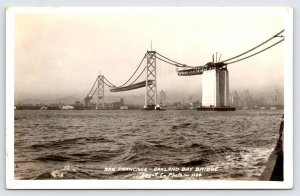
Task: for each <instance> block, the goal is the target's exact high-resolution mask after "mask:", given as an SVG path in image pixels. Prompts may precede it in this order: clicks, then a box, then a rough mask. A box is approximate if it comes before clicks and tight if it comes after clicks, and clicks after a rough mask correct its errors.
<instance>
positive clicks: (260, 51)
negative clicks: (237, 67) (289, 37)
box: [226, 39, 284, 64]
mask: <svg viewBox="0 0 300 196" xmlns="http://www.w3.org/2000/svg"><path fill="white" fill-rule="evenodd" d="M283 41H284V39H281V40H280V41H278V42H276V43H274V44H272V45H270V46H269V47H267V48H264V49H262V50H260V51H258V52H256V53H254V54H252V55H249V56H246V57H244V58H241V59H238V60H236V61H232V62H229V63H226V64H232V63H236V62H239V61H242V60H245V59H247V58H250V57H253V56H255V55H257V54H259V53H261V52H263V51H266V50H268V49H270V48H272V47H273V46H276V45H277V44H279V43H280V42H283Z"/></svg>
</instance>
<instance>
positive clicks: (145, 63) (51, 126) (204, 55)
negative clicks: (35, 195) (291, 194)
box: [6, 7, 293, 189]
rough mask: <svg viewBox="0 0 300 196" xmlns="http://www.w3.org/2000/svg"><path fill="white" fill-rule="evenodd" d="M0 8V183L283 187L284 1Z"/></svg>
mask: <svg viewBox="0 0 300 196" xmlns="http://www.w3.org/2000/svg"><path fill="white" fill-rule="evenodd" d="M6 12H7V13H6V77H7V78H6V89H7V94H6V96H7V98H6V100H7V104H6V109H7V115H6V118H7V119H6V123H7V130H6V154H7V156H6V159H7V160H6V172H7V173H6V174H7V179H6V183H7V188H10V189H65V188H66V189H70V188H73V189H127V188H128V189H226V188H238V189H240V188H247V189H248V188H250V189H256V188H257V189H266V188H273V189H287V188H292V183H293V156H292V154H293V146H292V145H293V137H292V136H293V104H292V97H293V72H292V70H293V62H292V58H293V50H292V49H293V33H292V32H293V25H292V24H293V9H292V8H290V7H93V8H92V7H85V8H83V7H81V8H80V7H77V8H75V7H56V8H54V7H27V8H26V7H11V8H8V9H7V11H6Z"/></svg>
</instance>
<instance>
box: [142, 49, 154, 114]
mask: <svg viewBox="0 0 300 196" xmlns="http://www.w3.org/2000/svg"><path fill="white" fill-rule="evenodd" d="M146 57H147V65H146V94H145V105H144V109H154V108H155V106H156V105H157V85H156V52H155V51H147V53H146ZM149 81H152V82H151V84H150V82H149Z"/></svg>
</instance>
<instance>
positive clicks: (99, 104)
mask: <svg viewBox="0 0 300 196" xmlns="http://www.w3.org/2000/svg"><path fill="white" fill-rule="evenodd" d="M104 107H105V106H104V76H102V75H99V76H98V92H97V109H100V108H102V109H104Z"/></svg>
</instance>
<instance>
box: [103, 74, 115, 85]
mask: <svg viewBox="0 0 300 196" xmlns="http://www.w3.org/2000/svg"><path fill="white" fill-rule="evenodd" d="M104 80H106V82H107V83H109V84H110V85H111V86H113V87H116V86H115V85H114V84H112V83H111V82H110V81H109V80H108V79H107V78H106V77H105V76H104ZM106 85H107V86H109V85H108V84H106Z"/></svg>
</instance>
